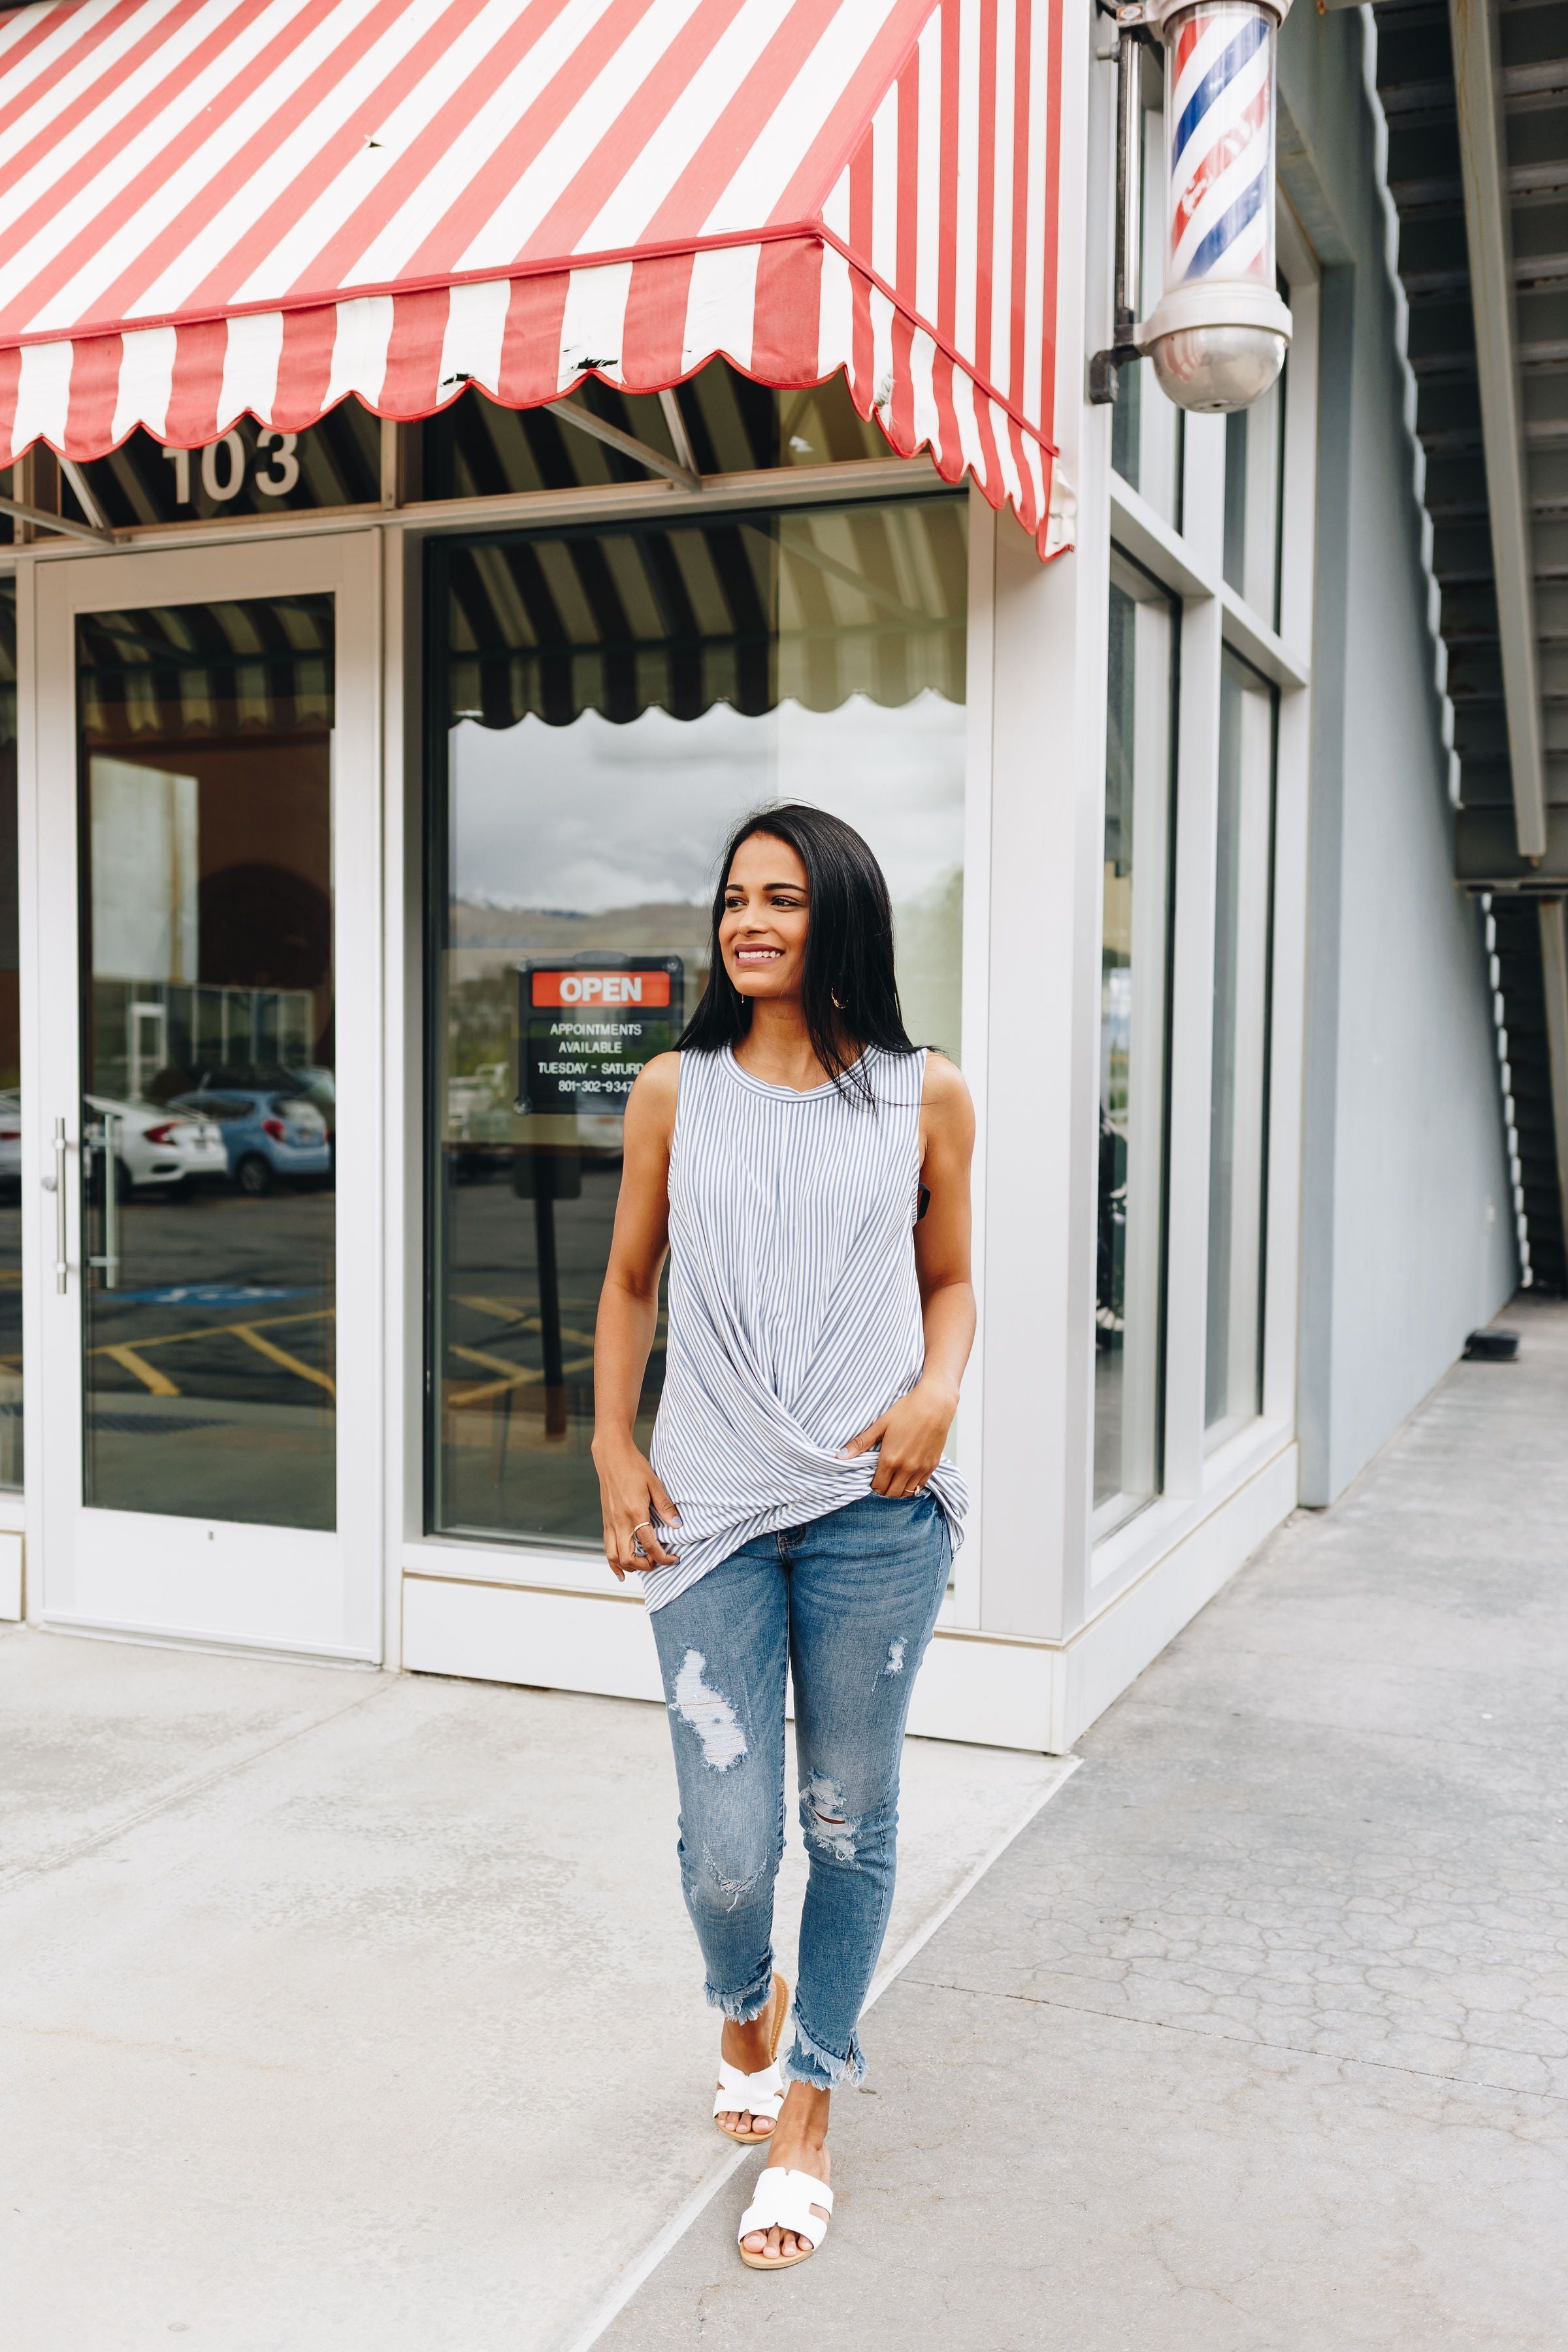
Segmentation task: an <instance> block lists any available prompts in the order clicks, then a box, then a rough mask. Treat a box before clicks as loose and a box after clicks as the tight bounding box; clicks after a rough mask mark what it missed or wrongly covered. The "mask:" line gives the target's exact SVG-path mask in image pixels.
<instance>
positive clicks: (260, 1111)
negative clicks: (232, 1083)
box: [171, 1087, 332, 1198]
mask: <svg viewBox="0 0 1568 2352" xmlns="http://www.w3.org/2000/svg"><path fill="white" fill-rule="evenodd" d="M171 1108H173V1109H175V1110H194V1111H200V1112H202V1113H203V1114H204V1116H205V1117H206V1118H214V1119H216V1121H217V1123H218V1125H219V1127H220V1128H221V1129H223V1140H224V1148H225V1150H226V1151H227V1153H228V1172H229V1174H230V1175H231V1176H232V1177H233V1179H234V1181H235V1182H236V1183H237V1185H238V1186H239V1189H240V1191H241V1192H248V1193H250V1194H251V1195H252V1197H253V1198H254V1197H257V1196H258V1195H259V1194H261V1193H263V1192H270V1190H271V1189H272V1185H273V1183H274V1181H276V1179H277V1178H279V1176H286V1177H302V1176H330V1175H331V1172H332V1153H331V1144H330V1142H329V1141H328V1139H327V1122H326V1120H325V1119H324V1118H322V1117H321V1112H320V1111H319V1110H318V1109H317V1108H316V1106H315V1104H314V1103H310V1102H305V1101H304V1100H302V1099H301V1097H300V1096H298V1095H291V1094H275V1093H273V1092H272V1090H271V1089H270V1088H269V1087H268V1088H262V1087H212V1088H211V1089H209V1088H207V1087H201V1088H200V1089H199V1090H198V1091H197V1092H196V1093H195V1094H189V1095H176V1096H175V1097H174V1102H173V1104H172V1105H171Z"/></svg>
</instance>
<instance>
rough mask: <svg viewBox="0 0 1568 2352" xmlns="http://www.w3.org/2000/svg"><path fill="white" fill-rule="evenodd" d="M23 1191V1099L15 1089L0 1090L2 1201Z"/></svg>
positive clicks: (0, 1183)
mask: <svg viewBox="0 0 1568 2352" xmlns="http://www.w3.org/2000/svg"><path fill="white" fill-rule="evenodd" d="M21 1190H22V1097H21V1095H20V1094H19V1092H18V1091H17V1089H16V1087H4V1088H0V1200H13V1199H15V1198H16V1196H17V1195H18V1194H19V1193H20V1192H21Z"/></svg>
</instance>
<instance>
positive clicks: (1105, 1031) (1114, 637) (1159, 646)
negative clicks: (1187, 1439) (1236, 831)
mask: <svg viewBox="0 0 1568 2352" xmlns="http://www.w3.org/2000/svg"><path fill="white" fill-rule="evenodd" d="M1172 638H1173V619H1172V614H1171V608H1170V605H1169V603H1168V601H1167V600H1166V598H1165V597H1164V596H1163V593H1161V592H1160V591H1159V590H1158V589H1157V588H1156V587H1155V586H1154V584H1153V583H1152V581H1150V580H1148V579H1146V578H1145V577H1144V575H1143V574H1142V573H1141V572H1138V571H1136V570H1135V569H1134V567H1133V566H1131V564H1128V563H1125V562H1122V561H1121V559H1120V558H1116V559H1113V563H1112V575H1111V589H1110V678H1109V690H1108V699H1107V723H1106V756H1105V857H1104V886H1103V914H1102V925H1103V928H1102V935H1101V948H1100V1187H1099V1225H1098V1241H1097V1265H1096V1281H1095V1341H1096V1346H1095V1391H1094V1506H1095V1518H1094V1531H1095V1534H1096V1535H1097V1536H1101V1535H1105V1534H1108V1533H1109V1532H1110V1529H1111V1528H1114V1527H1116V1526H1118V1525H1119V1524H1120V1523H1121V1520H1122V1519H1124V1518H1126V1517H1129V1516H1130V1515H1131V1513H1132V1512H1133V1511H1134V1510H1136V1509H1138V1508H1139V1507H1140V1506H1141V1505H1142V1504H1143V1503H1145V1502H1147V1501H1148V1500H1149V1498H1150V1496H1152V1495H1154V1494H1155V1493H1157V1492H1158V1490H1159V1484H1160V1443H1159V1428H1160V1358H1161V1341H1162V1333H1163V1280H1162V1264H1163V1223H1164V1156H1165V1153H1164V1139H1165V1116H1164V1097H1165V1058H1166V1055H1165V998H1166V986H1165V968H1166V929H1167V926H1166V869H1167V840H1168V835H1169V830H1170V803H1171V750H1172V708H1171V706H1172V686H1173V646H1172Z"/></svg>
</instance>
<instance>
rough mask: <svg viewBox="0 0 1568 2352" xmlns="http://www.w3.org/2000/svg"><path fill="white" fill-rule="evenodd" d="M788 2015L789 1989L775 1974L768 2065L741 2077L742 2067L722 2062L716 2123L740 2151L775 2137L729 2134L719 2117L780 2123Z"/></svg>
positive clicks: (757, 2133) (756, 2133) (715, 2105)
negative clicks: (781, 2056) (781, 2067)
mask: <svg viewBox="0 0 1568 2352" xmlns="http://www.w3.org/2000/svg"><path fill="white" fill-rule="evenodd" d="M788 2015H789V1987H788V1985H786V1984H785V1982H784V1979H783V1977H781V1976H778V1975H776V1974H775V1976H774V1978H773V2031H772V2032H771V2033H770V2035H769V2038H768V2063H767V2064H766V2065H765V2066H762V2067H759V2068H758V2070H757V2072H756V2073H755V2074H742V2071H741V2069H740V2067H739V2066H731V2064H730V2063H729V2062H728V2060H727V2059H723V2058H721V2059H720V2061H719V2087H718V2089H717V2090H716V2091H715V2092H714V2094H713V2120H714V2123H715V2126H717V2128H718V2129H719V2130H720V2131H721V2132H723V2133H724V2137H725V2138H726V2139H732V2140H733V2141H734V2143H735V2145H736V2147H757V2146H758V2145H759V2144H760V2143H761V2142H762V2141H763V2140H765V2139H771V2138H772V2137H773V2135H772V2133H771V2132H760V2131H749V2132H736V2131H727V2130H725V2127H724V2126H723V2125H722V2124H721V2123H720V2122H719V2117H720V2116H746V2115H749V2116H752V2118H753V2120H754V2119H755V2118H756V2117H757V2116H766V2117H767V2119H768V2121H769V2123H771V2124H776V2123H777V2121H778V2119H779V2109H780V2108H781V2107H782V2106H783V2105H784V2076H783V2075H782V2074H780V2072H779V2065H778V2047H779V2042H780V2039H781V2037H782V2035H783V2033H784V2020H785V2018H786V2017H787V2016H788Z"/></svg>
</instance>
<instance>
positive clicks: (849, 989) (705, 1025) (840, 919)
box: [679, 801, 915, 1102]
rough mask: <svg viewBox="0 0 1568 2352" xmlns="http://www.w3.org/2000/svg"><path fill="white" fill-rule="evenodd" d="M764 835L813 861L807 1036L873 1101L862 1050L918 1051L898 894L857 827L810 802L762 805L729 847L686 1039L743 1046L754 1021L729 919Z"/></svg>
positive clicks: (842, 1078) (838, 1077)
mask: <svg viewBox="0 0 1568 2352" xmlns="http://www.w3.org/2000/svg"><path fill="white" fill-rule="evenodd" d="M754 833H765V834H770V835H772V836H773V839H774V840H775V841H784V842H787V843H788V844H789V846H790V847H791V848H792V849H793V850H794V851H795V856H797V857H798V858H799V859H800V862H801V864H802V865H803V866H805V879H806V890H807V897H808V901H809V919H808V922H807V925H806V933H805V971H804V973H803V975H802V979H801V990H800V1009H801V1013H802V1014H803V1016H804V1018H805V1034H806V1035H807V1036H808V1037H809V1038H810V1040H811V1049H812V1051H813V1053H814V1054H815V1055H816V1058H817V1060H818V1061H819V1062H820V1063H821V1065H822V1066H823V1068H824V1069H825V1070H826V1072H827V1075H828V1076H829V1077H830V1078H831V1079H832V1080H833V1083H834V1085H835V1086H837V1087H839V1088H840V1089H841V1090H843V1091H852V1092H854V1093H855V1094H858V1095H859V1096H860V1097H861V1098H862V1099H863V1100H864V1101H867V1102H869V1101H870V1100H871V1099H872V1096H871V1087H870V1082H869V1080H868V1078H867V1076H866V1074H865V1072H864V1071H863V1070H859V1069H857V1068H856V1067H855V1066H854V1063H855V1059H856V1057H857V1056H858V1055H859V1054H860V1053H862V1052H863V1051H864V1049H865V1048H866V1047H867V1046H868V1045H879V1046H880V1047H881V1048H882V1050H883V1052H884V1053H889V1054H912V1053H913V1052H914V1050H915V1049H914V1046H913V1045H911V1044H910V1038H909V1034H908V1032H907V1031H906V1030H905V1027H904V1016H903V1014H902V1013H901V1012H900V1008H899V982H898V978H897V975H896V974H895V972H894V970H893V908H892V901H891V900H890V899H889V897H888V885H887V881H886V879H885V877H884V876H883V873H882V869H881V867H880V866H879V865H878V863H877V860H876V858H875V856H873V855H872V852H871V850H870V848H869V846H868V844H867V843H866V842H864V841H863V840H862V839H861V837H860V835H858V833H857V832H856V830H855V828H854V826H853V825H849V824H845V823H844V820H843V818H842V817H837V816H829V815H828V814H827V811H826V809H819V808H811V807H808V806H807V805H806V804H805V803H803V802H800V801H789V802H786V803H784V805H783V806H782V807H780V808H763V809H756V810H754V811H753V812H752V814H751V815H750V816H749V817H747V818H746V819H745V821H744V823H743V824H738V825H737V826H736V828H735V830H734V832H733V833H732V834H731V835H730V838H729V840H728V841H727V842H726V844H725V845H724V855H723V857H722V859H721V861H720V866H719V884H718V887H717V889H716V890H715V891H714V893H713V930H712V939H711V942H710V963H709V969H708V985H707V987H706V988H705V989H704V990H703V992H702V995H701V999H700V1002H699V1003H698V1006H697V1010H696V1012H695V1013H693V1014H692V1016H691V1018H690V1020H689V1022H688V1023H687V1024H686V1027H685V1028H684V1030H682V1032H681V1034H680V1037H679V1046H680V1048H681V1049H682V1050H683V1051H684V1050H685V1049H686V1048H688V1047H689V1048H691V1050H692V1051H694V1052H696V1053H699V1054H713V1053H717V1052H718V1051H719V1049H720V1047H721V1046H723V1045H738V1044H739V1043H740V1041H741V1039H742V1037H743V1036H744V1035H745V1034H746V1031H747V1029H748V1028H749V1027H750V1025H751V1019H752V1008H751V1004H750V1002H749V1000H748V999H747V998H745V997H744V996H742V993H741V992H740V990H739V989H738V988H737V987H736V986H735V983H734V982H733V981H732V980H731V977H730V975H729V973H728V971H726V970H725V969H724V958H723V954H722V951H721V949H720V945H719V924H720V919H721V917H722V915H723V912H724V893H725V891H726V890H727V888H728V887H729V882H730V868H731V866H733V864H734V862H735V853H736V851H737V850H738V849H739V848H740V846H741V844H742V842H743V841H749V840H750V839H751V837H752V835H753V834H754Z"/></svg>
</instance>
